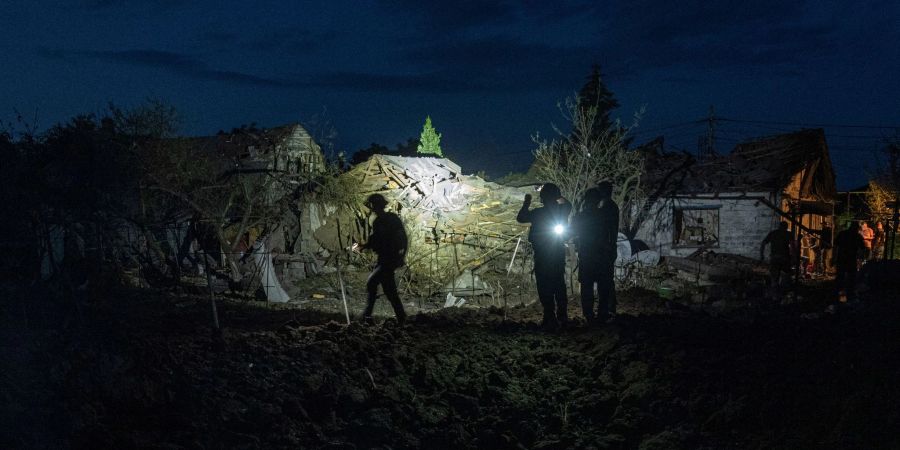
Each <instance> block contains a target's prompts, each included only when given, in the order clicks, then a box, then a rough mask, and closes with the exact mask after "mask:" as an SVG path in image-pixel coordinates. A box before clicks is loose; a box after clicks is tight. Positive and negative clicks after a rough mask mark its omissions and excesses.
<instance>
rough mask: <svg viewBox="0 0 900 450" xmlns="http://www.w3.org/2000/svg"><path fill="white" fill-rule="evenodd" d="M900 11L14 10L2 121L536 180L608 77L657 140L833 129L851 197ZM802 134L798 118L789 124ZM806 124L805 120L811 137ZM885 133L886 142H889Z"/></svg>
mask: <svg viewBox="0 0 900 450" xmlns="http://www.w3.org/2000/svg"><path fill="white" fill-rule="evenodd" d="M898 43H900V2H892V1H877V2H868V1H846V2H818V1H817V2H794V1H784V0H778V1H768V0H766V1H751V2H748V1H734V2H733V1H716V2H708V1H682V2H672V1H663V0H655V1H653V0H639V1H622V2H592V1H562V2H560V1H555V2H550V1H543V0H530V1H517V2H516V1H509V2H475V1H458V0H456V1H444V2H431V1H423V0H416V1H407V0H398V1H348V0H330V1H323V2H285V1H281V2H271V1H254V2H247V1H240V2H233V1H191V2H188V1H181V0H120V1H116V0H82V1H77V0H75V1H40V0H34V1H15V2H4V7H3V11H2V13H0V46H2V54H3V61H4V63H3V65H2V69H0V118H2V119H3V120H4V121H6V122H9V121H10V120H13V119H15V117H16V112H17V111H18V112H19V113H21V114H22V115H23V116H25V117H27V118H28V119H29V121H30V120H32V119H33V118H36V119H37V125H38V126H39V127H40V128H44V129H45V128H47V127H49V126H51V125H53V124H54V123H56V122H59V121H63V120H66V119H68V118H70V117H71V116H73V115H75V114H77V113H82V112H96V111H101V110H102V109H103V108H104V107H105V105H106V104H107V103H108V102H110V101H112V102H115V103H117V104H119V105H122V106H134V105H137V104H139V103H141V102H142V101H143V100H144V99H147V98H148V97H154V98H159V99H162V100H164V101H167V102H169V103H171V104H172V105H174V106H175V107H177V109H178V110H179V111H180V113H181V115H182V119H183V130H182V131H183V132H184V133H187V134H213V133H215V132H217V131H218V130H220V129H225V130H228V129H231V128H232V127H235V126H239V125H241V124H246V123H251V122H255V123H257V124H258V125H259V126H265V127H270V126H276V125H282V124H286V123H290V122H296V121H301V122H304V121H310V120H311V119H313V118H314V117H318V118H319V119H320V120H319V123H322V122H323V120H322V119H324V120H327V121H328V122H330V123H331V124H332V125H333V127H334V129H335V130H336V132H337V138H336V139H335V140H334V147H335V148H336V149H345V150H348V151H351V152H352V151H354V150H357V149H359V148H363V147H366V146H368V144H369V143H371V142H377V143H380V144H383V145H387V146H388V147H394V145H396V144H397V143H399V142H404V141H406V139H407V138H409V137H413V136H418V134H419V132H420V130H421V127H422V123H423V122H424V118H425V116H426V115H431V117H432V119H433V122H434V125H435V127H436V128H437V130H438V131H439V132H441V133H442V134H443V139H442V145H443V147H444V150H445V153H448V154H449V156H450V157H452V158H453V159H454V160H456V161H457V162H458V163H460V164H461V165H462V166H463V168H464V170H465V171H466V172H475V171H478V170H481V169H484V170H487V171H488V173H492V174H494V175H500V174H503V173H505V172H507V171H510V170H524V169H525V168H527V166H528V164H529V163H530V161H531V158H530V151H531V150H532V149H533V148H534V145H533V144H532V141H531V136H532V135H533V134H534V133H536V132H539V133H541V134H542V135H548V134H551V133H552V128H551V124H553V123H556V124H560V123H561V122H562V118H561V116H560V114H559V111H558V110H557V107H556V105H557V102H558V101H560V100H562V99H564V98H565V97H566V96H571V95H573V94H574V92H575V91H577V90H578V89H579V88H580V87H581V85H582V84H583V83H584V81H585V79H586V77H587V75H588V74H589V72H590V69H591V65H592V64H594V63H599V64H600V65H601V68H602V70H603V72H604V75H605V78H604V79H605V81H606V84H607V86H608V87H609V88H610V89H611V90H612V91H613V92H614V94H615V95H616V97H617V99H618V100H619V102H620V103H621V104H622V106H621V107H620V108H619V109H618V110H617V111H616V115H618V116H619V117H621V118H622V119H623V120H626V121H629V120H630V117H631V115H632V114H633V113H634V112H635V111H637V110H638V109H640V108H642V107H644V108H646V112H645V114H644V117H643V119H642V121H641V127H640V129H639V131H638V134H637V136H636V141H635V142H637V143H640V142H642V141H644V140H646V139H648V138H650V137H652V136H655V135H657V134H664V135H665V136H666V141H667V143H668V144H670V148H671V149H684V150H690V151H695V150H696V146H697V144H696V143H697V136H698V135H699V134H701V133H704V132H705V130H706V124H705V123H700V122H697V121H699V120H701V119H704V118H705V117H706V116H707V114H708V110H709V107H710V105H714V106H715V109H716V114H717V115H718V116H720V117H722V118H725V119H733V120H745V121H747V122H736V121H724V120H723V121H719V122H717V126H718V134H717V137H718V150H719V151H720V152H722V151H728V150H730V149H731V147H732V146H733V145H734V144H735V143H736V142H738V141H739V140H741V139H744V138H747V137H753V136H760V135H768V134H775V133H779V132H783V131H790V130H794V129H798V128H800V127H801V126H802V125H810V126H814V125H818V124H830V125H861V126H864V127H838V126H827V127H825V128H826V133H827V137H828V140H829V144H830V148H831V150H832V157H833V159H834V162H835V169H836V170H837V172H838V187H839V188H841V189H846V188H851V187H855V186H857V185H859V184H862V183H864V182H865V179H866V170H867V169H872V168H874V164H875V161H876V160H875V157H874V150H875V149H876V148H877V147H878V144H879V141H880V138H881V137H883V136H884V135H893V134H894V133H895V130H893V129H890V128H888V127H900V81H898V80H900V44H898ZM784 123H790V125H788V124H784ZM793 124H798V125H793ZM872 127H884V128H872Z"/></svg>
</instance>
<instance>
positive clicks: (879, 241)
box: [872, 222, 887, 261]
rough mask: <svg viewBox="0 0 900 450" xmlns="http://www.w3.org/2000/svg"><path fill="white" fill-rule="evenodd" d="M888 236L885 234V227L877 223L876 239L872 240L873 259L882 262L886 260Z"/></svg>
mask: <svg viewBox="0 0 900 450" xmlns="http://www.w3.org/2000/svg"><path fill="white" fill-rule="evenodd" d="M886 238H887V236H886V235H885V234H884V225H882V224H881V222H875V237H874V239H872V259H874V260H876V261H880V260H881V259H883V258H884V243H885V239H886Z"/></svg>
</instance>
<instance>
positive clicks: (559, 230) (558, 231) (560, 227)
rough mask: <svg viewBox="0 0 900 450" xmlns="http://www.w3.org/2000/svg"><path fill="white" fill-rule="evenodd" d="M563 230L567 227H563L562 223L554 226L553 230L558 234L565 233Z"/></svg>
mask: <svg viewBox="0 0 900 450" xmlns="http://www.w3.org/2000/svg"><path fill="white" fill-rule="evenodd" d="M563 230H565V228H563V226H562V225H556V226H554V227H553V232H554V233H556V234H563Z"/></svg>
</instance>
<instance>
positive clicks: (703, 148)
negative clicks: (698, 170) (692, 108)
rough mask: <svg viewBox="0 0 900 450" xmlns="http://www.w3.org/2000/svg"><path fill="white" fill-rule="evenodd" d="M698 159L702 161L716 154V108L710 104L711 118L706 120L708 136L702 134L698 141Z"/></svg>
mask: <svg viewBox="0 0 900 450" xmlns="http://www.w3.org/2000/svg"><path fill="white" fill-rule="evenodd" d="M697 153H698V155H697V159H699V160H700V162H703V161H704V160H707V159H710V158H712V157H714V156H715V155H716V109H715V107H714V106H713V105H709V118H708V119H707V122H706V136H701V137H700V138H699V139H698V142H697Z"/></svg>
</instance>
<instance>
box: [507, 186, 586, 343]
mask: <svg viewBox="0 0 900 450" xmlns="http://www.w3.org/2000/svg"><path fill="white" fill-rule="evenodd" d="M540 197H541V203H543V206H542V207H540V208H536V209H533V210H529V207H530V206H531V194H525V201H524V202H523V203H522V208H521V209H519V214H518V215H516V221H518V222H519V223H530V224H531V228H530V229H529V230H528V241H529V242H531V245H532V247H533V248H534V277H535V280H536V281H537V290H538V298H539V299H540V301H541V306H543V309H544V320H543V322H542V323H541V326H542V327H543V328H544V329H545V330H548V331H552V330H555V329H557V328H559V327H560V326H563V327H564V326H566V325H567V324H568V319H569V317H568V309H567V308H568V300H567V299H566V281H565V271H566V247H565V239H566V236H565V235H566V228H567V225H568V221H569V212H571V211H572V205H570V204H569V202H568V201H566V199H565V198H563V197H562V194H561V193H560V190H559V187H558V186H556V185H555V184H553V183H547V184H544V185H543V186H542V187H541V192H540Z"/></svg>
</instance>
